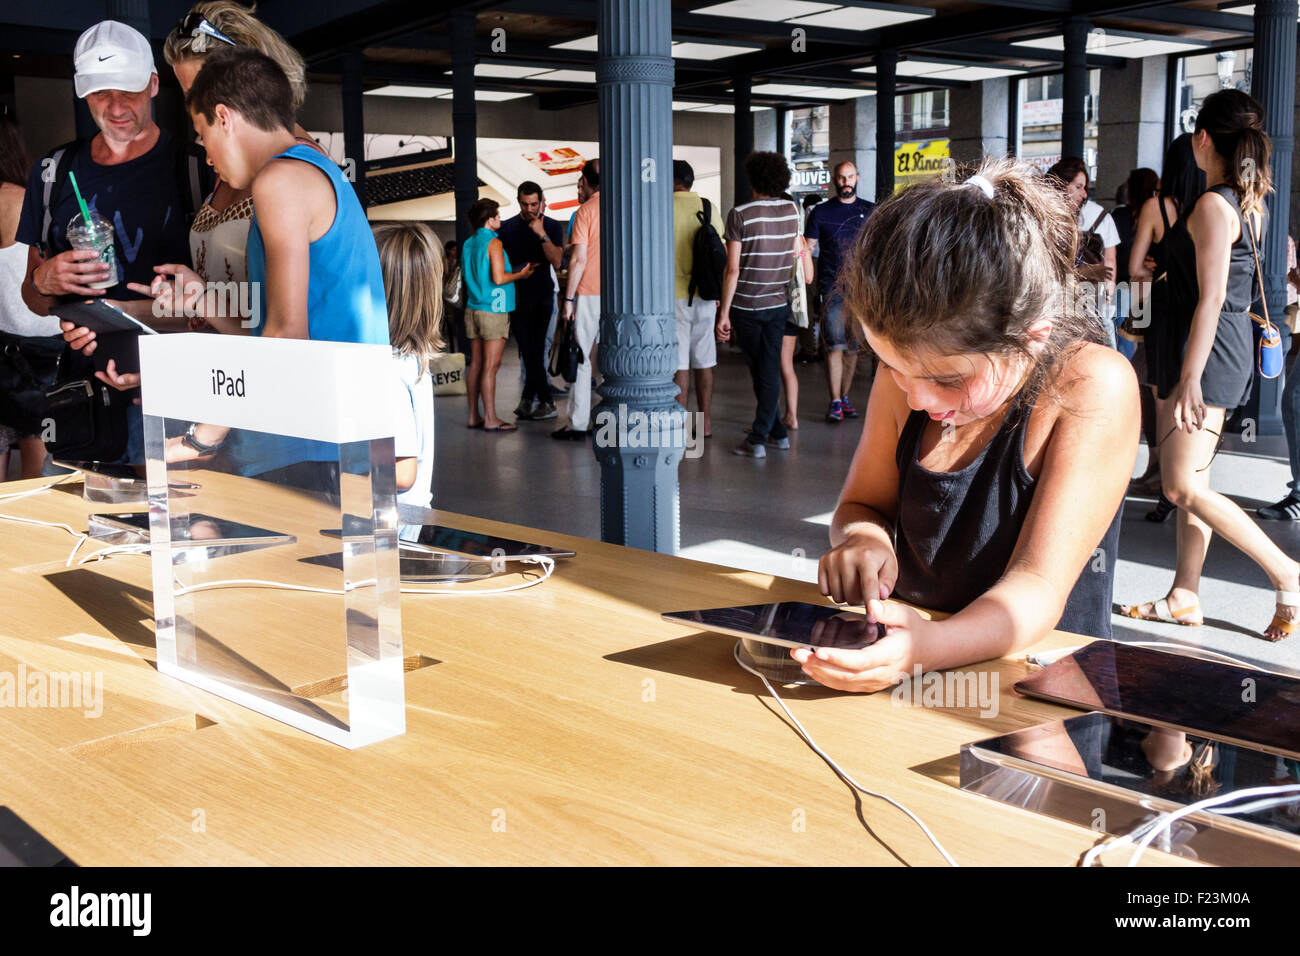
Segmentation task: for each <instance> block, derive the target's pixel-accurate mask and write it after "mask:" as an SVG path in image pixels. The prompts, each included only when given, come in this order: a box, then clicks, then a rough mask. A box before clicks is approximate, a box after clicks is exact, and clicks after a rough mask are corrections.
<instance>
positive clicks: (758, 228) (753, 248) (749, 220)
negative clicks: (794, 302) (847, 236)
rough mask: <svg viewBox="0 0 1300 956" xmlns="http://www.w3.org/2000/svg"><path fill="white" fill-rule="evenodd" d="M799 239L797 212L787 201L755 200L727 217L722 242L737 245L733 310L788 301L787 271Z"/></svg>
mask: <svg viewBox="0 0 1300 956" xmlns="http://www.w3.org/2000/svg"><path fill="white" fill-rule="evenodd" d="M798 236H799V210H798V208H797V207H796V206H795V204H794V203H792V202H790V201H789V200H788V199H755V200H754V201H753V202H747V203H745V204H744V205H743V206H736V207H734V208H733V209H732V210H731V212H730V213H729V214H728V215H727V229H726V232H725V233H724V234H723V238H724V239H726V240H727V241H728V242H733V241H734V242H739V243H740V279H739V280H738V281H737V283H736V294H735V296H734V297H733V298H732V300H731V307H732V308H734V309H773V308H777V307H779V306H783V305H786V304H787V303H788V302H789V301H790V294H789V286H790V269H791V267H792V266H793V265H794V250H795V242H796V240H797V239H798Z"/></svg>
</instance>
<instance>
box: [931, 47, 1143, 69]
mask: <svg viewBox="0 0 1300 956" xmlns="http://www.w3.org/2000/svg"><path fill="white" fill-rule="evenodd" d="M927 53H934V54H935V55H936V56H937V55H940V54H941V53H968V54H971V55H974V56H988V57H996V58H997V59H1001V60H1016V59H1019V60H1035V61H1037V62H1039V63H1064V62H1065V51H1064V50H1040V49H1038V48H1037V47H1032V46H1016V45H1015V44H1014V43H1002V42H1000V41H997V40H945V41H944V42H943V43H942V44H938V45H936V46H935V47H932V48H931V49H930V50H928V51H927ZM918 55H920V54H918ZM1126 63H1128V60H1126V59H1125V58H1124V57H1122V56H1107V55H1106V54H1104V53H1089V54H1088V66H1089V67H1095V68H1098V69H1100V68H1102V67H1116V68H1119V67H1123V66H1124V65H1125V64H1126ZM972 65H975V66H978V65H981V64H972ZM987 65H997V64H987Z"/></svg>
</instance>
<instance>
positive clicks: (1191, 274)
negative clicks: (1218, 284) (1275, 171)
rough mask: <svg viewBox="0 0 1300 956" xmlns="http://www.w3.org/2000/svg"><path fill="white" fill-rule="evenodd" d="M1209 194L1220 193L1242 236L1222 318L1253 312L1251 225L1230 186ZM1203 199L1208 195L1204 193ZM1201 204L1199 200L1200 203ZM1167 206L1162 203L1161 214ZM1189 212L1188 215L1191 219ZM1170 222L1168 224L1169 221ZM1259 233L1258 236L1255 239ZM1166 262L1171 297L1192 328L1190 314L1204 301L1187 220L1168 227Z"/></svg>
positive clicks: (1231, 259)
mask: <svg viewBox="0 0 1300 956" xmlns="http://www.w3.org/2000/svg"><path fill="white" fill-rule="evenodd" d="M1205 192H1206V193H1210V192H1214V193H1218V194H1219V195H1220V196H1222V197H1223V198H1224V199H1225V200H1227V202H1228V205H1230V206H1231V207H1232V209H1233V212H1235V213H1236V214H1237V221H1238V223H1239V224H1240V226H1241V235H1239V236H1238V237H1237V241H1236V242H1234V243H1233V244H1232V248H1231V251H1230V254H1229V258H1228V289H1227V296H1226V297H1225V298H1224V300H1223V309H1222V313H1223V314H1234V315H1235V314H1240V313H1243V312H1249V311H1250V303H1251V301H1252V300H1253V299H1254V297H1255V296H1254V292H1253V288H1252V286H1253V283H1254V281H1255V258H1254V256H1253V255H1252V254H1251V251H1250V236H1249V234H1248V233H1247V232H1246V230H1247V229H1249V228H1250V225H1249V221H1248V220H1247V219H1246V217H1245V216H1243V215H1242V213H1241V200H1239V199H1238V198H1237V191H1236V190H1235V189H1233V188H1232V187H1231V186H1229V185H1228V184H1227V183H1220V184H1219V185H1217V186H1211V187H1210V188H1209V189H1207V190H1206V191H1205ZM1201 195H1202V196H1204V195H1205V193H1201ZM1197 201H1198V202H1199V201H1200V200H1199V199H1198V200H1197ZM1163 212H1164V204H1163V203H1161V213H1162V214H1163ZM1190 214H1191V213H1190V211H1189V212H1188V215H1190ZM1166 222H1168V220H1166ZM1258 234H1259V233H1258V232H1257V233H1256V235H1258ZM1163 245H1164V249H1163V250H1162V251H1163V260H1164V265H1165V267H1166V268H1167V269H1168V271H1169V283H1170V293H1171V298H1172V304H1173V306H1174V308H1175V309H1176V310H1179V311H1182V310H1185V311H1187V312H1188V316H1187V321H1188V325H1189V326H1190V324H1191V314H1190V313H1191V312H1192V311H1194V310H1195V308H1196V302H1197V300H1198V299H1200V297H1201V291H1200V285H1199V284H1198V283H1197V281H1196V246H1195V244H1194V243H1193V242H1192V237H1191V235H1190V234H1189V233H1188V231H1187V216H1179V217H1178V221H1177V222H1176V223H1174V225H1173V227H1169V226H1166V227H1165V240H1164V243H1163Z"/></svg>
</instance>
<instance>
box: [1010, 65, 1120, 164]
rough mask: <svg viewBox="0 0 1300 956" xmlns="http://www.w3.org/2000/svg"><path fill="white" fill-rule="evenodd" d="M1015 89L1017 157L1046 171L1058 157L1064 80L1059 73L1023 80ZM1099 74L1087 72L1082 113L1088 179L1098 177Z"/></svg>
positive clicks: (1017, 81) (1091, 71) (1059, 155)
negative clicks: (1085, 97) (1086, 86)
mask: <svg viewBox="0 0 1300 956" xmlns="http://www.w3.org/2000/svg"><path fill="white" fill-rule="evenodd" d="M1013 82H1014V83H1015V85H1016V88H1017V103H1018V108H1017V109H1016V155H1017V156H1019V157H1020V158H1021V159H1023V160H1025V161H1026V162H1029V163H1033V164H1034V165H1035V166H1037V167H1038V168H1039V169H1042V170H1047V169H1048V168H1049V167H1051V166H1052V165H1053V164H1054V163H1056V162H1057V160H1059V159H1060V158H1061V108H1062V104H1063V103H1064V102H1065V101H1064V99H1063V87H1064V79H1063V77H1062V76H1061V74H1060V73H1052V74H1049V75H1047V76H1031V77H1022V78H1019V79H1017V80H1014V81H1013ZM1100 91H1101V71H1100V70H1089V71H1088V98H1087V100H1086V102H1085V104H1084V114H1083V161H1084V162H1085V163H1087V164H1088V178H1089V179H1096V178H1097V120H1098V112H1097V102H1098V94H1099V93H1100Z"/></svg>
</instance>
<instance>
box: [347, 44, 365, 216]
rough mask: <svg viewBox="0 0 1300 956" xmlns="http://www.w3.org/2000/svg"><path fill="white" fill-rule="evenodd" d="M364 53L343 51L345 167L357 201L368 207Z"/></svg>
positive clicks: (355, 49) (354, 50) (351, 50)
mask: <svg viewBox="0 0 1300 956" xmlns="http://www.w3.org/2000/svg"><path fill="white" fill-rule="evenodd" d="M361 69H362V59H361V50H359V49H357V48H355V47H353V48H349V49H347V50H344V51H343V153H344V158H343V167H344V171H345V172H347V174H348V175H349V176H351V177H352V188H353V189H354V190H356V194H357V201H358V202H360V203H361V208H362V209H364V208H366V121H365V114H364V111H363V110H364V108H363V105H362V100H363V97H362V89H361Z"/></svg>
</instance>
